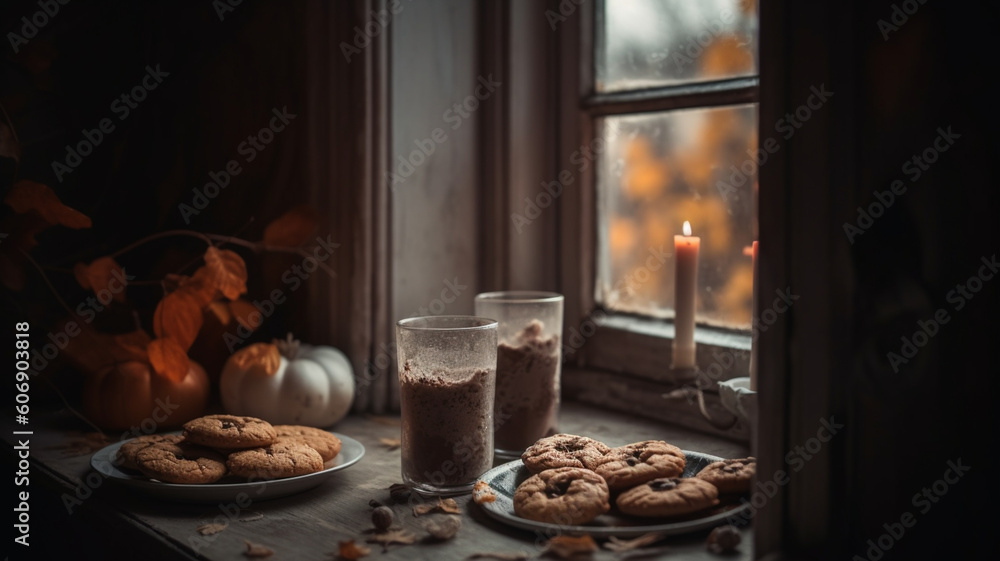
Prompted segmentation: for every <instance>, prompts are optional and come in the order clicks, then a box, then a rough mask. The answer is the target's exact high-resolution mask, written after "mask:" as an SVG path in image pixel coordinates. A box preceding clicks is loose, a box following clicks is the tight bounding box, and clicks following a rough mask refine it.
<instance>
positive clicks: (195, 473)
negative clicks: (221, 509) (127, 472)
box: [135, 442, 226, 484]
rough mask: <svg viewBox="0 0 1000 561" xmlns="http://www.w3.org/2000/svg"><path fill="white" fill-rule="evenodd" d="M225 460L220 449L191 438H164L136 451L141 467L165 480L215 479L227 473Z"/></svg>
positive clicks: (171, 481) (207, 480)
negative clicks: (171, 439)
mask: <svg viewBox="0 0 1000 561" xmlns="http://www.w3.org/2000/svg"><path fill="white" fill-rule="evenodd" d="M225 462H226V459H225V458H224V457H223V456H222V455H221V454H219V453H218V452H215V451H214V450H209V449H208V448H205V447H202V446H197V445H194V444H191V443H188V442H177V443H165V442H161V443H159V444H153V445H152V446H147V447H146V448H143V449H142V450H139V451H138V452H137V453H136V454H135V463H136V465H137V466H139V471H141V472H142V473H143V474H144V475H146V476H147V477H151V478H153V479H159V480H160V481H163V482H165V483H188V484H197V483H214V482H216V481H218V480H220V479H222V477H223V476H224V475H226V463H225Z"/></svg>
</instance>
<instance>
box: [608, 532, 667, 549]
mask: <svg viewBox="0 0 1000 561" xmlns="http://www.w3.org/2000/svg"><path fill="white" fill-rule="evenodd" d="M664 537H665V534H663V533H660V532H650V533H648V534H643V535H641V536H639V537H637V538H632V539H630V540H623V539H621V538H617V537H614V536H612V537H611V538H609V539H608V542H607V543H605V544H604V549H609V550H611V551H631V550H633V549H639V548H640V547H645V546H647V545H650V544H653V543H656V542H658V541H660V540H661V539H663V538H664Z"/></svg>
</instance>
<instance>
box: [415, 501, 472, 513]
mask: <svg viewBox="0 0 1000 561" xmlns="http://www.w3.org/2000/svg"><path fill="white" fill-rule="evenodd" d="M430 512H443V513H445V514H461V513H462V509H461V508H459V506H458V503H456V502H455V499H438V501H437V502H436V503H424V504H419V505H414V506H413V516H420V515H423V514H428V513H430Z"/></svg>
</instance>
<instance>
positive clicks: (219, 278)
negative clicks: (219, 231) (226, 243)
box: [205, 246, 247, 300]
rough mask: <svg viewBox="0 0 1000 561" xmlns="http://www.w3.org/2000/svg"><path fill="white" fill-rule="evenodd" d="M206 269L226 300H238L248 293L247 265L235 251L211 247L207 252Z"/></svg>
mask: <svg viewBox="0 0 1000 561" xmlns="http://www.w3.org/2000/svg"><path fill="white" fill-rule="evenodd" d="M205 269H206V273H207V275H208V277H209V278H210V279H211V281H212V284H213V285H214V286H215V288H217V289H219V291H220V292H222V294H223V296H225V297H226V298H228V299H230V300H236V299H237V298H239V297H240V295H241V294H243V293H245V292H246V291H247V265H246V263H244V262H243V258H242V257H240V256H239V254H237V253H236V252H235V251H230V250H228V249H218V248H216V247H214V246H210V247H209V248H208V249H207V250H205Z"/></svg>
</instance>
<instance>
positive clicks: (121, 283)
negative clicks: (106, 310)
mask: <svg viewBox="0 0 1000 561" xmlns="http://www.w3.org/2000/svg"><path fill="white" fill-rule="evenodd" d="M73 276H75V277H76V282H78V283H79V284H80V286H81V287H83V288H84V289H85V290H93V291H94V294H96V295H97V299H98V300H100V302H101V304H104V305H107V304H109V303H110V302H111V299H114V300H115V301H118V302H124V301H125V287H126V286H127V285H128V279H127V278H126V277H125V269H123V268H122V266H121V265H119V264H118V263H117V262H115V260H114V259H113V258H111V257H101V258H100V259H95V260H94V261H92V262H91V263H90V265H84V264H83V263H77V264H76V266H74V267H73Z"/></svg>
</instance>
